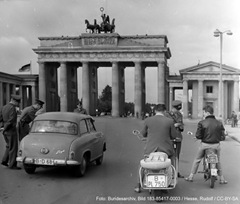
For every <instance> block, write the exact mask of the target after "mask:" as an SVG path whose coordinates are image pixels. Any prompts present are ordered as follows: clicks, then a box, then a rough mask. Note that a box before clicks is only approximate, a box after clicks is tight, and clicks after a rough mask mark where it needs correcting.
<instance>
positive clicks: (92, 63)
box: [33, 33, 171, 116]
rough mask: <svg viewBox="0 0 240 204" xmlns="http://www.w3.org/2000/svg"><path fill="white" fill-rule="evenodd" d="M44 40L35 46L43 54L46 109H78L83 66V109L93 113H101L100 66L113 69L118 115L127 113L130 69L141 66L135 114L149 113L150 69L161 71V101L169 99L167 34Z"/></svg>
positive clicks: (92, 35) (42, 91)
mask: <svg viewBox="0 0 240 204" xmlns="http://www.w3.org/2000/svg"><path fill="white" fill-rule="evenodd" d="M39 40H40V46H39V47H38V48H36V49H33V50H34V51H35V53H37V54H38V63H39V98H40V99H41V100H43V101H46V107H45V108H46V111H56V110H57V108H58V107H57V104H58V103H59V102H60V111H73V109H74V108H75V107H76V103H77V100H78V80H77V68H79V67H82V87H80V88H82V101H83V107H84V108H85V109H86V110H87V112H88V113H89V114H90V115H95V113H96V105H97V98H98V75H97V73H98V72H97V69H98V68H99V67H111V68H112V116H120V115H122V113H123V105H124V101H125V90H124V89H125V88H124V87H125V85H124V83H125V78H124V69H125V68H126V67H134V69H135V72H134V74H135V81H134V86H135V87H134V104H135V108H134V110H135V116H136V115H137V114H139V115H140V114H141V113H142V111H144V110H143V107H144V104H145V100H146V89H145V69H146V68H147V67H157V70H158V71H157V73H158V76H157V85H156V86H157V93H158V103H165V104H168V103H169V101H168V100H169V96H168V89H169V87H168V83H167V76H168V75H169V68H168V66H167V59H169V58H170V57H171V53H170V50H169V48H168V47H167V43H168V40H167V37H166V36H165V35H135V36H132V35H130V36H120V35H119V34H118V33H84V34H81V35H80V36H77V37H63V36H62V37H40V38H39ZM58 69H59V72H58V71H57V70H58ZM58 73H60V77H58ZM58 80H59V81H58ZM58 84H59V86H58ZM58 87H59V88H60V90H59V92H60V96H58Z"/></svg>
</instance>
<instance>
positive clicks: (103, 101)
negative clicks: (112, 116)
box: [97, 85, 112, 113]
mask: <svg viewBox="0 0 240 204" xmlns="http://www.w3.org/2000/svg"><path fill="white" fill-rule="evenodd" d="M97 109H98V111H99V112H100V113H101V112H105V113H111V111H112V87H111V86H109V85H107V86H106V87H105V88H104V89H103V91H102V95H101V96H100V97H99V99H98V104H97Z"/></svg>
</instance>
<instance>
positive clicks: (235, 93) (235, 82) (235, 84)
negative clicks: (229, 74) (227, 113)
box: [233, 79, 239, 112]
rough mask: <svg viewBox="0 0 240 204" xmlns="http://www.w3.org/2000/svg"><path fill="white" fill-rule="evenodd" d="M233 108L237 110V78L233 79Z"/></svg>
mask: <svg viewBox="0 0 240 204" xmlns="http://www.w3.org/2000/svg"><path fill="white" fill-rule="evenodd" d="M233 104H234V107H233V110H234V111H235V112H239V80H238V79H235V80H234V94H233Z"/></svg>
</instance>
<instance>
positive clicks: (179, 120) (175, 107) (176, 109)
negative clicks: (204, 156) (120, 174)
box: [166, 100, 184, 178]
mask: <svg viewBox="0 0 240 204" xmlns="http://www.w3.org/2000/svg"><path fill="white" fill-rule="evenodd" d="M181 109H182V101H180V100H175V101H173V102H172V110H171V111H169V112H166V116H167V117H169V118H172V119H173V122H174V126H175V128H176V130H177V133H178V138H179V139H178V140H177V142H176V145H177V148H176V156H177V158H178V165H179V159H180V153H181V146H182V139H183V137H182V132H183V130H184V125H183V116H182V113H181V112H180V110H181ZM178 177H179V178H184V176H182V175H181V174H180V173H179V172H178Z"/></svg>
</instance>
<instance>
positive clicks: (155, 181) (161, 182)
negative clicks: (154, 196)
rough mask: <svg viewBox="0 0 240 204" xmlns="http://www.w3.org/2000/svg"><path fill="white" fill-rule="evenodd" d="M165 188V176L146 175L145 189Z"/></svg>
mask: <svg viewBox="0 0 240 204" xmlns="http://www.w3.org/2000/svg"><path fill="white" fill-rule="evenodd" d="M165 186H166V176H164V175H152V174H151V175H147V187H149V188H161V187H165Z"/></svg>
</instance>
